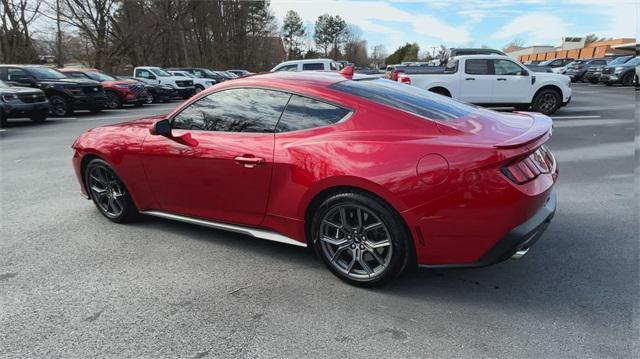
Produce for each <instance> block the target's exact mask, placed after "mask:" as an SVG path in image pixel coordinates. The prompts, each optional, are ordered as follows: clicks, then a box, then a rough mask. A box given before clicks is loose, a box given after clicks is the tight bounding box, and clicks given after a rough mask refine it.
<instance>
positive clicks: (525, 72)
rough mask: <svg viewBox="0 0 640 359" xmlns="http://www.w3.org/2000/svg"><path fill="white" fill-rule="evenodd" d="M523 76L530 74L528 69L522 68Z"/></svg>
mask: <svg viewBox="0 0 640 359" xmlns="http://www.w3.org/2000/svg"><path fill="white" fill-rule="evenodd" d="M521 75H522V76H529V71H527V70H522V74H521Z"/></svg>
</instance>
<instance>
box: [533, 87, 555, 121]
mask: <svg viewBox="0 0 640 359" xmlns="http://www.w3.org/2000/svg"><path fill="white" fill-rule="evenodd" d="M560 106H562V96H561V95H560V94H559V93H558V91H556V90H552V89H543V90H540V91H539V92H538V93H537V94H536V96H535V97H534V98H533V103H532V104H531V108H532V109H533V110H534V111H536V112H540V113H542V114H545V115H551V114H552V113H554V112H556V111H557V110H558V109H559V108H560Z"/></svg>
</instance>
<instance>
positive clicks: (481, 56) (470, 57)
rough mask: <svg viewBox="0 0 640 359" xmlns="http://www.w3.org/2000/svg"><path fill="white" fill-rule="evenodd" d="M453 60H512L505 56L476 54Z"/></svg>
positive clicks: (461, 56) (457, 57)
mask: <svg viewBox="0 0 640 359" xmlns="http://www.w3.org/2000/svg"><path fill="white" fill-rule="evenodd" d="M454 58H456V59H486V58H490V59H509V60H513V58H511V57H509V56H507V55H498V54H476V55H460V56H454Z"/></svg>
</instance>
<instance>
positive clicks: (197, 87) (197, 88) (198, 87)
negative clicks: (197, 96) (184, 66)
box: [196, 85, 204, 93]
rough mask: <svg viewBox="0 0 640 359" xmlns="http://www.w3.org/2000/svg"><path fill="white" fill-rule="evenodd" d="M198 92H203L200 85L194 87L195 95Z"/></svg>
mask: <svg viewBox="0 0 640 359" xmlns="http://www.w3.org/2000/svg"><path fill="white" fill-rule="evenodd" d="M200 91H204V87H202V86H201V85H196V93H198V92H200Z"/></svg>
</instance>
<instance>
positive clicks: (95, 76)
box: [86, 71, 117, 82]
mask: <svg viewBox="0 0 640 359" xmlns="http://www.w3.org/2000/svg"><path fill="white" fill-rule="evenodd" d="M86 74H87V76H89V77H90V78H91V79H92V80H96V81H100V82H102V81H116V80H117V79H116V78H115V77H113V76H110V75H107V74H105V73H104V72H99V71H89V72H87V73H86Z"/></svg>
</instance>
